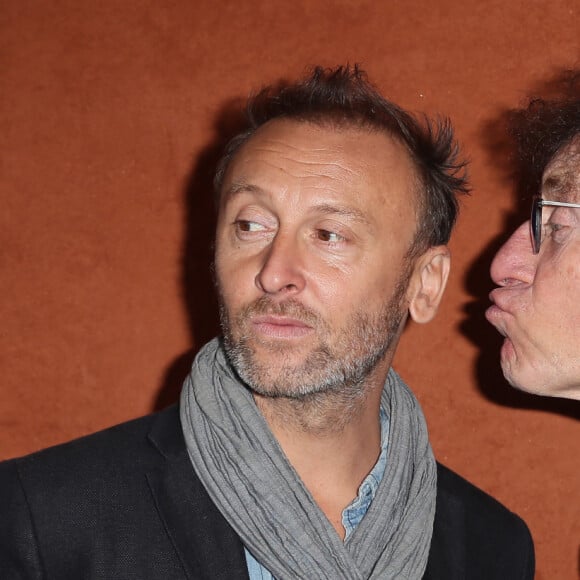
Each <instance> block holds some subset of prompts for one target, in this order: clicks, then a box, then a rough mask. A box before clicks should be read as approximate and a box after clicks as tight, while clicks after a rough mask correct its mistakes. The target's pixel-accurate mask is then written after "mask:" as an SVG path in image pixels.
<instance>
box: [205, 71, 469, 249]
mask: <svg viewBox="0 0 580 580" xmlns="http://www.w3.org/2000/svg"><path fill="white" fill-rule="evenodd" d="M246 116H247V129H246V130H245V131H242V132H241V133H239V134H238V135H236V136H235V137H234V138H233V139H232V140H231V141H230V142H229V143H228V145H227V146H226V148H225V152H224V154H223V156H222V158H221V160H220V162H219V164H218V167H217V171H216V174H215V179H214V188H215V191H216V194H217V196H218V198H219V195H220V192H221V186H222V182H223V179H224V176H225V173H226V171H227V168H228V165H229V163H230V162H231V160H232V158H233V157H234V156H235V154H236V152H237V151H238V149H239V148H240V147H241V146H242V145H243V144H244V143H245V142H246V141H247V140H248V139H249V138H250V137H251V136H252V135H253V134H254V132H255V131H256V130H257V129H258V128H259V127H261V126H262V125H264V124H266V123H267V122H268V121H271V120H273V119H280V118H285V119H294V120H296V121H299V122H309V123H317V124H321V125H330V126H333V127H338V128H340V127H345V126H349V127H350V126H354V127H360V128H363V129H367V130H370V131H382V132H385V133H387V134H388V135H389V136H390V137H392V138H395V139H397V140H398V141H399V142H401V143H402V144H403V145H404V146H405V147H406V149H407V151H408V152H409V155H410V157H411V159H412V160H413V162H414V164H415V167H416V170H417V176H418V178H419V183H420V187H419V188H418V189H419V195H418V205H419V226H418V229H417V234H416V237H415V241H414V244H413V248H412V249H411V253H419V252H422V251H424V250H425V249H426V248H428V247H430V246H437V245H441V244H446V243H447V242H448V241H449V237H450V236H451V231H452V229H453V225H454V224H455V221H456V218H457V212H458V202H457V196H458V194H461V193H467V192H468V191H469V187H468V184H467V176H466V162H465V161H464V160H462V159H460V155H459V146H458V144H457V142H456V140H455V138H454V134H453V128H452V126H451V123H450V121H449V119H447V118H443V117H437V118H436V119H434V120H432V119H429V118H428V117H427V116H425V115H423V116H421V117H420V118H416V117H415V116H413V115H411V114H410V113H408V112H407V111H405V110H403V109H402V108H400V107H399V106H397V105H395V104H394V103H392V102H390V101H388V100H387V99H385V98H384V97H382V96H381V95H380V94H379V92H378V91H377V89H375V87H374V86H373V85H371V84H370V82H369V81H368V78H367V75H366V73H365V72H364V71H363V70H362V69H361V68H360V67H359V66H358V65H354V66H352V67H351V66H349V65H346V66H339V67H336V68H333V69H324V68H322V67H315V68H314V69H313V70H312V72H311V73H310V75H309V76H307V77H306V78H305V79H303V80H301V81H298V82H296V83H293V84H288V83H281V84H279V85H272V86H268V87H265V88H263V89H262V90H261V91H260V92H259V93H258V94H256V95H255V96H253V97H251V98H250V100H249V101H248V104H247V108H246Z"/></svg>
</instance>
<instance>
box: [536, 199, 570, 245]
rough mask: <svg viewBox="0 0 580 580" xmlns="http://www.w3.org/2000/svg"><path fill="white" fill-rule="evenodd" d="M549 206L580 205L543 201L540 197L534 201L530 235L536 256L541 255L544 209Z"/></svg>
mask: <svg viewBox="0 0 580 580" xmlns="http://www.w3.org/2000/svg"><path fill="white" fill-rule="evenodd" d="M545 205H547V206H550V207H551V206H554V207H577V208H580V203H568V202H566V201H551V200H548V199H542V198H541V197H540V196H539V195H537V196H536V197H534V199H533V200H532V212H531V215H530V235H531V238H532V251H533V252H534V254H539V253H540V246H541V245H542V208H543V207H544V206H545Z"/></svg>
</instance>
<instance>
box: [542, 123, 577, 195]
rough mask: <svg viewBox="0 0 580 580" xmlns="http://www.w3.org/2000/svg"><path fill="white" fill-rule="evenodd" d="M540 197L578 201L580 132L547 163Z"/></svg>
mask: <svg viewBox="0 0 580 580" xmlns="http://www.w3.org/2000/svg"><path fill="white" fill-rule="evenodd" d="M542 197H543V198H544V199H550V200H554V201H566V202H571V203H580V134H578V135H576V136H575V137H574V138H573V139H572V141H570V143H568V144H567V145H565V146H564V147H562V148H561V149H560V150H559V151H558V153H556V155H555V156H554V157H553V159H552V160H551V161H550V163H549V164H548V165H547V167H546V170H545V171H544V175H543V178H542Z"/></svg>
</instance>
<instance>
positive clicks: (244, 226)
mask: <svg viewBox="0 0 580 580" xmlns="http://www.w3.org/2000/svg"><path fill="white" fill-rule="evenodd" d="M234 223H235V226H236V229H237V230H238V231H240V232H263V231H264V230H265V229H266V228H265V227H264V226H263V225H262V224H259V223H258V222H253V221H250V220H236V221H235V222H234Z"/></svg>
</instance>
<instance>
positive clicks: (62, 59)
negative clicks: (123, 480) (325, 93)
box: [0, 0, 580, 580]
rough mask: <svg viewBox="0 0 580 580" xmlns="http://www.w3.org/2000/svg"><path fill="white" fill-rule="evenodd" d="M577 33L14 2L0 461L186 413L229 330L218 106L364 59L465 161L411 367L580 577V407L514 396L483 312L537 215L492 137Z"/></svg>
mask: <svg viewBox="0 0 580 580" xmlns="http://www.w3.org/2000/svg"><path fill="white" fill-rule="evenodd" d="M579 23H580V6H579V4H578V0H511V1H510V2H506V1H505V0H486V1H483V2H482V1H481V0H463V1H462V2H459V1H456V2H454V1H452V0H417V1H412V0H409V1H407V2H401V1H395V0H391V1H388V0H384V1H376V0H374V1H369V0H359V1H352V0H335V1H330V0H309V1H308V0H294V1H292V2H278V1H275V0H248V1H246V2H234V1H233V0H232V1H229V0H228V1H221V2H220V1H219V0H218V1H216V0H193V1H192V0H166V1H164V2H157V1H154V0H126V1H125V2H116V1H113V0H101V1H99V2H96V1H95V2H91V1H86V0H85V1H80V2H79V1H78V0H74V1H73V0H53V1H52V2H38V1H32V0H4V2H3V4H2V16H1V18H0V27H1V30H0V39H1V40H0V69H1V77H2V88H1V90H0V147H1V154H0V155H1V159H2V161H1V165H0V167H1V170H0V183H1V191H0V195H1V199H0V293H1V297H2V301H1V305H0V320H1V323H0V365H1V374H2V381H1V383H0V385H1V386H0V458H8V457H13V456H17V455H20V454H24V453H28V452H31V451H33V450H36V449H39V448H42V447H46V446H48V445H53V444H56V443H59V442H63V441H65V440H68V439H71V438H73V437H77V436H80V435H83V434H86V433H89V432H93V431H96V430H98V429H101V428H103V427H106V426H109V425H112V424H114V423H117V422H121V421H123V420H126V419H129V418H132V417H136V416H138V415H141V414H145V413H148V412H150V411H151V410H153V409H158V408H161V407H163V406H165V405H167V404H169V403H170V402H172V401H173V400H175V399H176V397H177V394H178V391H179V386H180V383H181V380H182V379H183V377H184V375H185V373H186V372H187V368H188V365H189V364H190V362H191V359H192V356H193V353H194V351H195V349H196V348H198V347H199V346H200V345H201V344H203V342H205V341H206V340H207V339H208V338H210V337H211V336H212V335H213V333H214V332H215V304H214V301H213V299H212V298H211V296H212V290H211V281H210V276H209V275H208V272H207V266H208V261H209V256H210V252H211V250H210V240H211V232H212V227H213V219H212V217H211V210H210V208H211V202H210V200H209V196H210V186H209V175H210V173H211V161H212V160H213V159H214V156H215V151H214V145H215V143H216V140H217V139H218V138H219V133H220V123H221V117H223V112H224V110H226V109H227V106H228V105H231V103H232V102H233V101H234V100H236V99H239V98H240V97H242V98H243V97H245V96H246V95H247V94H248V93H249V92H250V91H251V90H252V89H255V88H257V87H259V86H260V85H261V84H263V83H266V82H270V81H273V80H276V79H279V78H281V77H286V78H287V77H295V76H296V75H299V74H301V73H302V72H303V70H304V68H305V67H306V66H307V65H311V64H315V63H320V64H323V65H329V66H330V65H334V64H338V63H344V62H347V61H348V62H351V63H354V62H360V63H362V64H363V66H364V67H365V68H366V69H367V71H368V72H369V74H370V77H371V79H372V80H373V81H374V82H375V83H376V84H377V85H378V86H379V87H380V88H381V90H382V91H383V93H384V94H386V95H387V96H388V97H390V98H391V99H393V100H394V101H396V102H397V103H399V104H401V105H403V106H405V107H407V108H409V109H411V110H415V111H426V112H429V113H435V112H442V113H444V114H447V115H450V116H451V117H452V118H453V120H454V122H455V125H456V128H457V133H458V137H459V139H460V140H461V141H462V143H463V144H464V146H465V148H466V151H467V153H468V155H469V157H470V158H471V161H472V164H471V176H472V185H473V194H472V196H470V197H469V198H467V199H465V200H464V201H463V204H462V214H461V217H460V221H459V225H458V228H457V230H456V233H455V234H454V239H453V242H452V246H451V247H452V252H453V274H452V277H451V281H450V286H449V290H448V293H447V296H446V299H445V301H444V304H443V307H442V310H441V312H440V314H439V315H438V317H437V319H436V320H435V321H434V322H432V323H431V324H429V325H427V326H425V327H411V328H409V330H408V331H407V332H406V334H405V336H404V338H403V344H402V345H401V347H400V351H399V354H398V355H397V359H396V365H395V366H396V367H397V368H398V370H399V371H400V372H401V374H402V375H403V377H404V378H405V379H406V380H407V382H408V383H409V384H410V385H411V386H412V387H413V389H414V390H415V392H416V393H417V395H418V397H419V398H420V400H421V403H422V404H423V407H424V409H425V413H426V415H427V419H428V422H429V428H430V432H431V436H432V441H433V446H434V449H435V452H436V455H437V456H438V458H439V459H440V460H441V461H443V462H444V463H447V464H448V465H449V466H450V467H452V468H453V469H455V470H457V471H459V472H460V473H462V474H463V475H464V476H465V477H467V478H468V479H470V480H472V481H473V482H475V483H476V484H477V485H479V486H481V487H482V488H484V489H485V490H487V491H488V492H490V493H491V494H493V495H495V496H496V497H498V498H499V499H500V500H501V501H502V502H504V503H505V504H506V505H507V506H508V507H510V508H511V509H513V510H514V511H516V512H518V513H519V514H521V515H522V516H523V517H524V518H525V519H526V521H527V522H528V524H529V525H530V528H531V530H532V533H533V535H534V538H535V542H536V551H537V578H539V579H542V580H552V579H559V580H562V579H564V580H567V579H575V578H578V561H579V555H580V554H579V545H580V463H579V461H578V456H579V441H578V440H579V437H578V435H579V433H580V426H579V422H578V419H579V415H580V412H579V411H580V409H579V406H578V404H577V403H572V402H570V401H559V400H549V399H542V398H538V397H533V396H528V395H524V394H521V393H516V392H514V391H512V390H510V388H509V387H508V386H507V385H506V383H505V382H504V381H503V379H502V378H501V373H500V371H499V366H498V348H499V343H500V341H499V337H498V336H496V334H495V331H494V330H493V329H491V327H488V325H487V323H486V322H485V320H484V319H483V310H484V309H485V307H486V304H487V298H486V296H487V293H488V291H489V289H490V282H489V279H488V274H487V269H488V267H489V262H490V259H491V256H492V254H493V252H494V251H495V249H497V247H498V245H499V244H500V243H501V242H502V241H503V240H504V239H505V233H506V231H507V230H508V229H511V228H512V227H513V225H514V224H515V223H516V221H517V220H520V219H521V218H520V217H518V211H517V210H518V208H519V205H520V204H519V200H518V199H517V195H516V194H515V189H514V187H513V185H512V184H511V183H510V181H509V180H508V179H507V178H506V174H505V171H504V166H505V161H506V158H505V152H504V151H503V149H502V148H501V147H499V146H496V145H495V143H496V133H495V132H494V129H493V128H494V127H495V126H496V121H497V120H498V119H499V118H500V117H501V114H502V112H504V111H505V110H506V109H508V108H511V107H515V106H517V105H518V104H519V103H521V102H522V100H523V99H524V97H525V96H526V95H527V94H528V93H529V92H530V91H533V90H534V89H536V88H537V87H539V86H541V85H542V83H543V82H545V81H546V80H548V79H550V78H551V77H552V76H553V75H555V74H557V73H558V71H560V70H561V69H562V68H563V67H571V66H575V65H576V66H577V65H578V62H580V40H579V38H580V27H579ZM519 215H522V214H519ZM579 298H580V297H579Z"/></svg>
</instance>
